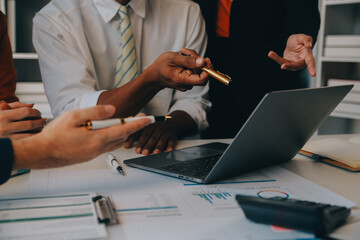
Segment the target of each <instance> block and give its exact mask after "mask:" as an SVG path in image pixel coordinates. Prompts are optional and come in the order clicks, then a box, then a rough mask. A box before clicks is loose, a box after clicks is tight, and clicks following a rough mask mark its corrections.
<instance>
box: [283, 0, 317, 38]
mask: <svg viewBox="0 0 360 240" xmlns="http://www.w3.org/2000/svg"><path fill="white" fill-rule="evenodd" d="M283 4H284V10H285V15H284V18H285V19H284V22H285V28H286V31H287V32H286V34H287V36H290V35H291V34H297V33H303V34H306V35H309V36H311V37H312V38H313V40H314V42H313V45H315V43H316V40H317V35H318V32H319V28H320V13H319V8H318V6H319V1H318V0H283Z"/></svg>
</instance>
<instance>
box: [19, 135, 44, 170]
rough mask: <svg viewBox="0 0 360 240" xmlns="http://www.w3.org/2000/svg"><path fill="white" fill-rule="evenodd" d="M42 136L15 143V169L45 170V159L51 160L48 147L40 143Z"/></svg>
mask: <svg viewBox="0 0 360 240" xmlns="http://www.w3.org/2000/svg"><path fill="white" fill-rule="evenodd" d="M39 135H40V134H36V135H34V136H31V137H27V138H22V139H19V140H14V141H13V149H14V169H27V168H33V169H40V168H44V166H43V164H42V163H44V162H45V161H44V159H47V160H48V159H50V158H51V157H50V156H48V151H45V150H46V148H47V146H46V145H45V144H44V143H42V142H41V141H39V140H40V139H39V137H38V136H39Z"/></svg>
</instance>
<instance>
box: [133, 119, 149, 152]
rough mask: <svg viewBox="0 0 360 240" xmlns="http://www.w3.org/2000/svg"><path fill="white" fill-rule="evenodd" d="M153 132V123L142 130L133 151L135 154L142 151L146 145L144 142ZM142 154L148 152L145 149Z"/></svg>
mask: <svg viewBox="0 0 360 240" xmlns="http://www.w3.org/2000/svg"><path fill="white" fill-rule="evenodd" d="M153 132H154V125H151V126H149V127H147V128H146V129H144V130H143V132H142V133H141V135H140V138H139V142H138V144H137V145H136V148H135V152H136V153H137V154H141V153H142V152H143V148H144V146H145V145H146V143H147V142H148V140H149V138H150V137H151V136H152V134H153ZM143 154H144V155H145V154H146V155H148V154H149V153H148V152H146V151H145V152H143Z"/></svg>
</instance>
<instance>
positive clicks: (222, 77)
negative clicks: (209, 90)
mask: <svg viewBox="0 0 360 240" xmlns="http://www.w3.org/2000/svg"><path fill="white" fill-rule="evenodd" d="M200 69H201V70H203V71H205V72H207V73H208V74H209V75H210V76H212V77H213V78H215V79H217V80H219V81H220V82H222V83H223V84H225V85H229V83H230V82H231V77H229V76H228V75H226V74H223V73H221V72H219V71H215V70H213V69H209V68H207V67H202V68H200Z"/></svg>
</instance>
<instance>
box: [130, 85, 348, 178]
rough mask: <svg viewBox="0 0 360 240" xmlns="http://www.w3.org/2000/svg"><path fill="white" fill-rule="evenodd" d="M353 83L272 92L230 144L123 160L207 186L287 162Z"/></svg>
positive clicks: (208, 145) (215, 143)
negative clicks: (207, 184)
mask: <svg viewBox="0 0 360 240" xmlns="http://www.w3.org/2000/svg"><path fill="white" fill-rule="evenodd" d="M352 87H353V85H346V86H336V87H322V88H311V89H300V90H288V91H278V92H270V93H268V94H266V95H265V96H264V98H263V99H262V100H261V102H260V103H259V104H258V106H257V107H256V109H255V110H254V111H253V113H252V114H251V116H250V117H249V118H248V120H247V121H246V123H245V124H244V125H243V127H242V128H241V129H240V131H239V132H238V134H237V135H236V137H235V138H234V140H233V142H232V143H231V144H230V145H228V144H224V143H218V142H214V143H209V144H204V145H200V146H195V147H189V148H183V149H180V150H175V151H172V152H165V153H160V154H155V155H150V156H144V157H139V158H134V159H129V160H126V161H124V163H125V164H126V165H128V166H132V167H136V168H140V169H144V170H148V171H152V172H156V173H160V174H164V175H168V176H172V177H177V178H181V179H186V180H189V181H194V182H198V183H204V184H206V183H211V182H215V181H219V180H223V179H226V178H230V177H233V176H236V175H239V174H242V173H246V172H250V171H253V170H257V169H260V168H263V167H268V166H271V165H275V164H279V163H283V162H286V161H289V160H291V159H292V158H293V157H294V156H295V155H296V154H297V153H298V152H299V150H300V149H301V148H302V147H303V146H304V144H305V143H306V142H307V141H308V140H309V138H310V137H311V136H312V135H313V134H314V133H315V131H316V130H317V129H318V128H319V127H320V126H321V124H322V123H323V122H324V120H325V119H326V118H327V117H328V116H329V115H330V113H331V112H332V111H333V110H334V109H335V107H336V106H337V105H338V104H339V103H340V102H341V100H342V99H343V98H344V97H345V96H346V94H347V93H348V92H349V91H350V90H351V89H352ZM224 117H231V116H224ZM219 124H221V123H219Z"/></svg>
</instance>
